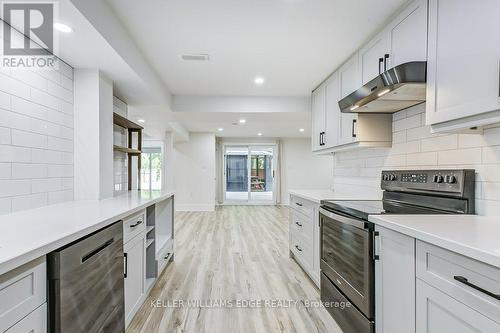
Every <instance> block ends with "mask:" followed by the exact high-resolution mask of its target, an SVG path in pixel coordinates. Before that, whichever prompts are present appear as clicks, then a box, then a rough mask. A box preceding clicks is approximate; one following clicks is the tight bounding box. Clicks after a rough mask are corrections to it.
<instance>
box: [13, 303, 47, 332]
mask: <svg viewBox="0 0 500 333" xmlns="http://www.w3.org/2000/svg"><path fill="white" fill-rule="evenodd" d="M46 332H47V303H44V304H43V305H41V306H40V307H39V308H38V309H36V310H35V311H33V312H32V313H30V314H29V315H27V316H26V317H24V318H23V320H21V321H20V322H18V323H17V324H15V325H14V326H12V327H11V328H9V329H8V330H7V331H6V332H5V333H46Z"/></svg>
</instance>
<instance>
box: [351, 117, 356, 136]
mask: <svg viewBox="0 0 500 333" xmlns="http://www.w3.org/2000/svg"><path fill="white" fill-rule="evenodd" d="M356 122H357V120H356V119H353V120H352V137H353V138H355V137H356V133H355V132H354V127H355V126H356Z"/></svg>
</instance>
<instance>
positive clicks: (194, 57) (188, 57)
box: [182, 53, 210, 61]
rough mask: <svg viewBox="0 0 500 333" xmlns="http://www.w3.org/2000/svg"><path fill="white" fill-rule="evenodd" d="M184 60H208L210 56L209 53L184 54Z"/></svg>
mask: <svg viewBox="0 0 500 333" xmlns="http://www.w3.org/2000/svg"><path fill="white" fill-rule="evenodd" d="M182 60H186V61H208V60H210V56H209V55H208V54H196V53H195V54H183V55H182Z"/></svg>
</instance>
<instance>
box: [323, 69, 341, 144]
mask: <svg viewBox="0 0 500 333" xmlns="http://www.w3.org/2000/svg"><path fill="white" fill-rule="evenodd" d="M325 89H326V125H325V135H324V140H323V141H324V143H325V144H324V146H323V148H331V147H335V146H336V145H338V142H339V129H340V124H339V121H340V108H339V79H338V74H337V73H333V74H332V76H331V77H330V79H328V81H327V82H326V87H325Z"/></svg>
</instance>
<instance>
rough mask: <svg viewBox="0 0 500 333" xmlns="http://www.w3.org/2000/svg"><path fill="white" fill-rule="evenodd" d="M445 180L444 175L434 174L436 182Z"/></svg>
mask: <svg viewBox="0 0 500 333" xmlns="http://www.w3.org/2000/svg"><path fill="white" fill-rule="evenodd" d="M443 181H444V178H443V176H441V175H434V183H442V182H443Z"/></svg>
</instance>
